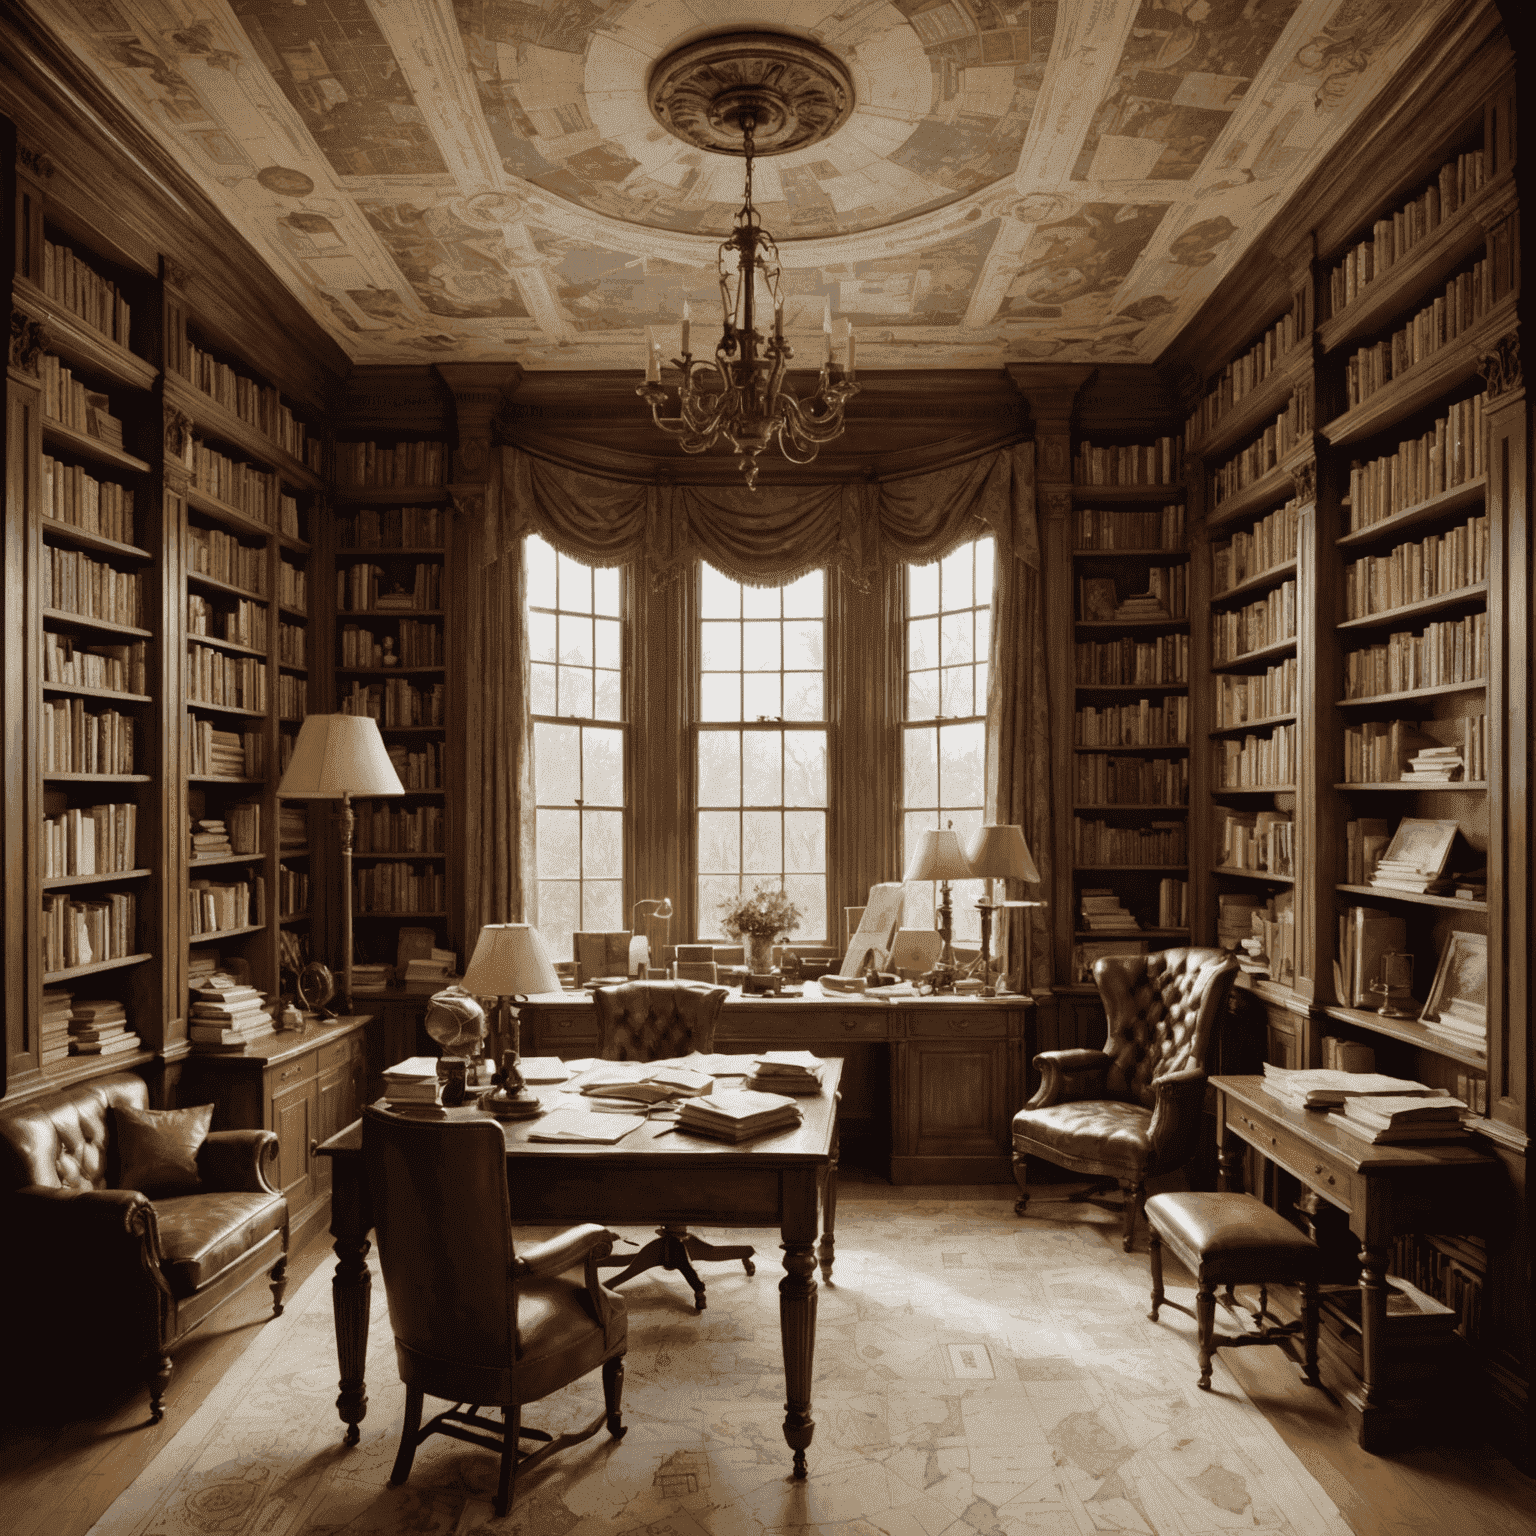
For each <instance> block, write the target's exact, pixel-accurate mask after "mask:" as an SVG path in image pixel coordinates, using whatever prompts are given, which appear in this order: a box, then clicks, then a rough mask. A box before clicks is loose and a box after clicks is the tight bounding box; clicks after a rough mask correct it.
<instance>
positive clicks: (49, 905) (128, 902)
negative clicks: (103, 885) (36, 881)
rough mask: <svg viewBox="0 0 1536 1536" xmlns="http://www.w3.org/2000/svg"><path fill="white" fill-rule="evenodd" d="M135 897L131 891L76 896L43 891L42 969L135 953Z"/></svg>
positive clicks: (136, 904)
mask: <svg viewBox="0 0 1536 1536" xmlns="http://www.w3.org/2000/svg"><path fill="white" fill-rule="evenodd" d="M137 934H138V901H137V898H136V897H135V896H134V894H133V893H132V892H131V891H111V892H108V893H107V894H105V895H102V896H95V897H88V898H86V899H84V900H78V899H76V898H75V897H73V896H66V895H64V894H63V893H62V892H54V891H45V892H44V893H43V970H44V971H45V972H52V971H66V970H73V969H74V968H75V967H76V966H80V965H96V964H98V963H99V962H101V961H103V960H121V959H123V958H124V957H126V956H128V955H131V954H133V953H135V950H134V943H135V939H136V936H137Z"/></svg>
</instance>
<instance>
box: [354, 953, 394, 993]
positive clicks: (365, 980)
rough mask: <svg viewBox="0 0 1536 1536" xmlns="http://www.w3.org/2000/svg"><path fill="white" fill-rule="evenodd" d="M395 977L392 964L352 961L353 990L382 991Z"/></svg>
mask: <svg viewBox="0 0 1536 1536" xmlns="http://www.w3.org/2000/svg"><path fill="white" fill-rule="evenodd" d="M394 978H395V968H394V966H392V965H375V964H371V963H369V964H364V963H362V962H361V961H357V960H354V961H353V962H352V990H353V991H354V992H382V991H383V990H384V989H385V988H386V987H387V986H389V984H390V983H391V982H392V981H393V980H394Z"/></svg>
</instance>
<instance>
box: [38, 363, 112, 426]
mask: <svg viewBox="0 0 1536 1536" xmlns="http://www.w3.org/2000/svg"><path fill="white" fill-rule="evenodd" d="M38 372H39V374H40V376H41V378H42V381H43V391H42V393H43V415H44V416H46V417H48V419H49V420H50V421H56V422H58V423H59V425H60V426H64V427H68V428H69V429H70V430H71V431H72V432H83V433H85V434H86V436H88V437H94V438H96V439H97V440H98V441H100V442H103V443H106V444H108V445H109V446H111V447H113V448H121V447H122V446H123V424H122V422H120V421H119V420H118V419H117V417H115V416H114V415H113V414H112V409H111V402H110V401H109V400H108V399H107V397H106V396H105V395H103V394H100V393H98V392H97V391H95V390H88V389H87V388H86V387H85V385H84V384H82V383H81V382H80V380H79V379H77V378H76V377H75V376H74V374H73V373H72V372H71V371H70V370H69V369H68V368H66V367H65V366H64V365H63V363H61V362H60V361H59V360H58V358H56V357H55V356H54V355H53V354H52V353H51V352H45V353H44V354H43V356H42V359H41V361H40V364H39V368H38Z"/></svg>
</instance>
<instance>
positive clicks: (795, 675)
mask: <svg viewBox="0 0 1536 1536" xmlns="http://www.w3.org/2000/svg"><path fill="white" fill-rule="evenodd" d="M824 709H825V703H824V700H823V696H822V674H821V673H820V672H786V673H785V674H784V718H785V719H786V720H820V719H822V718H823V711H824Z"/></svg>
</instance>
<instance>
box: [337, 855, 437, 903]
mask: <svg viewBox="0 0 1536 1536" xmlns="http://www.w3.org/2000/svg"><path fill="white" fill-rule="evenodd" d="M355 879H356V881H357V910H358V911H359V912H441V911H443V910H444V908H445V906H446V904H447V883H446V881H445V879H444V876H443V871H442V870H441V869H440V868H433V867H432V866H430V865H425V864H372V865H368V866H367V867H365V868H363V869H359V870H358V871H357V873H356V876H355Z"/></svg>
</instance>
